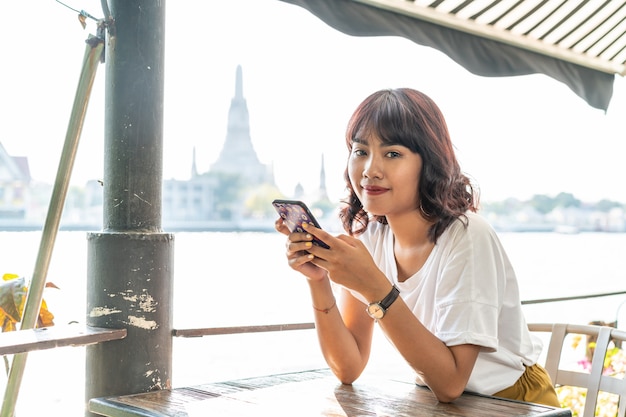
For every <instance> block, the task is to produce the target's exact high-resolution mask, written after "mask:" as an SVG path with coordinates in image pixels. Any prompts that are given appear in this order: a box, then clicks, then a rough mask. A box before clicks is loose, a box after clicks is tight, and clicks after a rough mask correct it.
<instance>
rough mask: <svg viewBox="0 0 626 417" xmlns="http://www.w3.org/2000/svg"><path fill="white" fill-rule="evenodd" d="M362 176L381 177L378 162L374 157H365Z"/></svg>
mask: <svg viewBox="0 0 626 417" xmlns="http://www.w3.org/2000/svg"><path fill="white" fill-rule="evenodd" d="M363 176H364V177H365V178H382V171H381V168H380V164H379V162H378V160H377V159H376V158H374V157H370V158H368V159H367V161H366V163H365V167H364V169H363Z"/></svg>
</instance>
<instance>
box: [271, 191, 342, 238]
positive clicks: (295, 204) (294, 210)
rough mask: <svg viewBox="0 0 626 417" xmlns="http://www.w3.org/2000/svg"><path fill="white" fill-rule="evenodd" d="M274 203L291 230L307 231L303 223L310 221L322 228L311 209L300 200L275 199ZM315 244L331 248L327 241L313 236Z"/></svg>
mask: <svg viewBox="0 0 626 417" xmlns="http://www.w3.org/2000/svg"><path fill="white" fill-rule="evenodd" d="M272 205H273V206H274V208H275V209H276V211H277V212H278V214H279V215H280V217H282V218H283V220H284V221H285V224H286V225H287V227H288V228H289V230H290V231H291V232H306V230H304V228H303V227H302V223H310V224H312V225H314V226H315V227H317V228H319V229H321V226H320V225H319V223H318V222H317V220H315V217H313V214H312V213H311V210H309V208H308V207H307V206H306V204H304V203H303V202H302V201H299V200H274V201H272ZM313 244H314V245H318V246H321V247H323V248H326V249H330V246H328V245H327V244H326V243H324V242H322V241H321V240H319V239H318V238H316V237H315V236H313Z"/></svg>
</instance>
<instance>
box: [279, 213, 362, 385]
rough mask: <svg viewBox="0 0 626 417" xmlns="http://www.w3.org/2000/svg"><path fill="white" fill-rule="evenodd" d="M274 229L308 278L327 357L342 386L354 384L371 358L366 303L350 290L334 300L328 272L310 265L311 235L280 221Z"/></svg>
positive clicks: (297, 268) (296, 267)
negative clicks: (295, 229)
mask: <svg viewBox="0 0 626 417" xmlns="http://www.w3.org/2000/svg"><path fill="white" fill-rule="evenodd" d="M275 226H276V230H278V231H279V232H281V233H283V234H285V235H287V236H288V239H287V245H286V247H287V260H288V263H289V266H290V267H291V268H292V269H294V270H295V271H298V272H300V273H302V274H303V275H304V276H305V277H307V282H308V284H309V288H310V292H311V301H312V304H313V308H314V309H315V328H316V330H317V335H318V339H319V343H320V347H321V349H322V353H323V355H324V358H325V360H326V362H327V363H328V366H330V368H331V369H332V371H333V372H334V373H335V375H336V376H337V378H339V380H340V381H341V382H342V383H344V384H351V383H352V382H353V381H354V380H355V379H356V378H358V377H359V375H361V372H363V369H364V368H365V365H366V364H367V361H368V359H369V354H370V348H371V342H372V333H373V329H374V326H373V323H372V321H371V320H368V319H369V317H363V315H362V314H360V313H362V308H361V307H362V306H363V304H362V303H361V302H359V301H357V300H356V299H355V298H354V297H353V296H352V295H351V294H350V293H349V292H348V291H346V290H344V289H342V290H341V294H340V300H336V299H335V295H334V293H333V289H332V286H331V282H330V280H329V277H328V271H326V270H325V269H323V268H320V267H319V266H317V265H315V264H314V263H313V262H311V258H310V254H309V251H310V250H312V248H313V245H312V242H311V240H312V238H311V235H309V234H307V233H290V232H289V230H288V229H287V227H286V226H285V224H284V223H283V220H282V219H280V218H279V219H278V220H277V221H276V225H275ZM340 309H341V310H340Z"/></svg>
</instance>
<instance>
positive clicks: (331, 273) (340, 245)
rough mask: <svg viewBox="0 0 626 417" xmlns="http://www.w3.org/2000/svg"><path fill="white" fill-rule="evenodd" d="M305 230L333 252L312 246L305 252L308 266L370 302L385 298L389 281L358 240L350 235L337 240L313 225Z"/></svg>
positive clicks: (338, 237)
mask: <svg viewBox="0 0 626 417" xmlns="http://www.w3.org/2000/svg"><path fill="white" fill-rule="evenodd" d="M304 227H305V230H306V232H307V233H306V234H307V235H313V236H315V237H317V238H318V239H320V240H322V241H323V242H325V243H326V244H327V245H328V246H330V249H325V248H322V247H320V246H315V245H311V246H308V247H307V248H306V250H307V252H308V254H309V259H308V260H309V261H310V262H309V263H310V264H313V265H316V266H318V267H320V268H322V269H324V270H326V271H328V277H329V278H330V279H331V281H333V282H335V283H337V284H340V285H343V286H344V287H346V288H349V289H351V290H354V291H357V292H359V293H360V294H361V295H363V296H364V297H366V298H367V299H371V300H376V299H379V298H378V297H380V296H381V295H382V296H383V297H384V296H385V295H386V294H387V293H388V292H389V289H390V284H389V280H388V279H387V278H386V277H385V275H384V274H383V272H382V271H381V270H380V269H379V268H378V266H376V264H375V262H374V260H373V259H372V256H371V254H370V253H369V251H368V250H367V248H366V247H365V245H364V244H363V243H362V242H361V241H360V240H359V239H356V238H354V237H351V236H347V235H339V236H337V237H334V236H332V235H331V234H329V233H327V232H326V231H324V230H322V229H318V228H317V227H315V226H313V225H311V224H308V225H304ZM311 255H313V257H312V258H311Z"/></svg>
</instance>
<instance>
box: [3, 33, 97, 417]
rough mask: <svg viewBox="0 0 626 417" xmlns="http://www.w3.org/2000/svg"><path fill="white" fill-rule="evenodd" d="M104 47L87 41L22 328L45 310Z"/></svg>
mask: <svg viewBox="0 0 626 417" xmlns="http://www.w3.org/2000/svg"><path fill="white" fill-rule="evenodd" d="M103 48H104V43H103V40H102V39H100V38H98V37H93V36H92V37H90V38H89V39H88V40H87V47H86V50H85V56H84V58H83V67H82V71H81V74H80V78H79V82H78V88H77V90H76V95H75V97H74V105H73V107H72V113H71V116H70V121H69V125H68V128H67V133H66V136H65V144H64V146H63V151H62V153H61V159H60V161H59V168H58V170H57V176H56V180H55V182H54V187H53V189H52V196H51V198H50V205H49V206H48V214H47V216H46V221H45V223H44V227H43V232H42V236H41V242H40V245H39V252H38V253H37V259H36V261H35V269H34V272H33V277H32V279H31V283H30V285H29V288H28V296H27V298H26V305H25V307H24V314H23V317H22V324H21V326H20V329H32V328H34V327H35V325H36V324H37V319H38V317H39V310H40V308H41V298H42V296H43V290H44V287H45V285H46V277H47V275H48V267H49V266H50V258H51V257H52V250H53V249H54V243H55V240H56V235H57V232H58V230H59V223H60V222H61V215H62V214H63V205H64V204H65V197H66V195H67V190H68V187H69V183H70V178H71V174H72V168H73V167H74V160H75V159H76V152H77V150H78V143H79V139H80V134H81V132H82V129H83V123H84V121H85V115H86V114H87V104H88V103H89V96H90V94H91V89H92V87H93V83H94V80H95V78H96V70H97V69H98V64H99V62H100V58H101V56H102V50H103ZM27 358H28V353H20V354H17V355H15V356H14V357H13V363H12V365H11V371H10V373H9V379H8V382H7V387H6V390H5V393H4V401H3V402H2V412H1V413H0V415H2V417H12V416H13V414H14V413H15V405H16V403H17V397H18V394H19V389H20V385H21V383H22V377H23V375H24V369H25V367H26V359H27Z"/></svg>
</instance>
